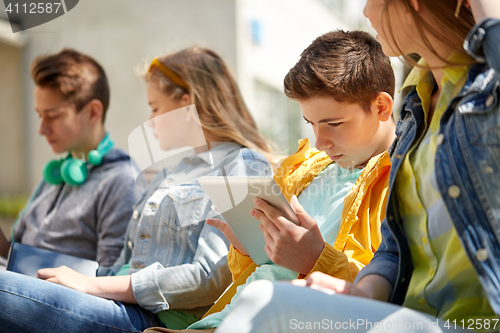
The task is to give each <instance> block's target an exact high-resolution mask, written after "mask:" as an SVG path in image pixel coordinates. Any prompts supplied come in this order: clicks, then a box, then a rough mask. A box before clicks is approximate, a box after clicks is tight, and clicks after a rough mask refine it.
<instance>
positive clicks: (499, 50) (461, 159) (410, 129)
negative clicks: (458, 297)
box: [356, 19, 500, 315]
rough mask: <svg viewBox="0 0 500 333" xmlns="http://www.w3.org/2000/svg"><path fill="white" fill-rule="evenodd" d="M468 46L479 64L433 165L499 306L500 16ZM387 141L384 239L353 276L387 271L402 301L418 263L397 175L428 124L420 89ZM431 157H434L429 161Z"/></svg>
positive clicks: (444, 124)
mask: <svg viewBox="0 0 500 333" xmlns="http://www.w3.org/2000/svg"><path fill="white" fill-rule="evenodd" d="M464 47H465V49H466V50H467V52H469V54H470V55H471V56H473V57H474V58H475V59H476V60H478V61H479V64H476V65H473V66H472V67H471V68H470V70H469V73H468V78H467V81H466V83H465V85H464V87H463V88H462V90H461V91H460V92H459V94H458V95H457V96H456V97H455V98H453V99H452V101H451V102H450V105H449V106H448V108H447V110H446V111H445V113H444V115H443V116H442V118H441V122H440V134H439V137H438V143H439V145H438V147H437V151H436V157H435V161H434V163H435V171H436V177H437V182H438V187H439V191H440V194H441V196H442V198H443V200H444V202H445V205H446V208H447V209H448V212H449V214H450V216H451V218H452V220H453V224H454V226H455V228H456V230H457V234H458V236H459V237H460V241H461V244H462V246H463V247H464V249H465V251H466V253H467V255H468V257H469V259H470V261H471V263H472V265H473V266H474V268H475V270H476V272H477V274H478V277H479V280H480V282H481V285H482V286H483V288H484V290H485V292H486V294H487V297H488V300H489V303H490V305H491V308H492V309H493V311H495V313H496V314H497V315H498V314H500V178H499V177H498V175H499V174H500V105H499V97H500V96H499V90H500V89H499V86H500V57H499V56H498V55H499V54H500V20H494V19H487V20H483V21H482V22H480V23H479V24H477V25H476V26H475V27H474V28H473V29H472V30H471V32H470V33H469V35H468V36H467V39H466V41H465V43H464ZM401 109H402V112H401V117H400V120H399V122H398V124H397V129H396V139H395V141H394V143H393V145H392V147H391V148H390V149H389V153H390V154H391V163H392V169H391V174H390V180H389V189H390V196H389V201H388V207H387V215H386V219H385V220H384V222H383V223H382V227H381V232H382V236H383V241H382V243H381V245H380V247H379V248H378V250H377V252H376V253H375V255H374V257H373V259H372V261H371V262H370V264H369V265H367V266H366V267H365V268H364V269H363V270H362V271H361V272H360V273H359V274H358V276H357V277H356V282H357V281H359V280H360V279H361V278H362V277H364V276H366V275H369V274H378V275H381V276H383V277H385V278H386V279H387V280H388V281H389V282H390V283H391V284H392V285H393V287H394V288H393V293H392V296H391V300H390V301H391V302H393V303H396V304H402V303H403V301H404V298H405V295H406V291H407V288H408V284H409V282H410V278H411V274H412V271H413V265H412V258H411V254H410V249H409V247H408V241H407V238H406V235H405V231H404V227H403V222H402V218H401V216H400V215H399V213H398V212H399V210H398V206H397V198H396V193H395V192H394V191H393V188H394V183H395V179H396V175H397V173H398V169H399V167H400V166H401V164H402V162H403V160H404V157H405V156H406V154H407V153H408V151H409V149H410V148H411V146H412V145H413V143H414V140H415V139H416V138H417V137H418V134H419V133H420V131H422V130H424V128H423V127H425V121H424V111H423V109H422V105H421V101H420V99H419V98H418V95H417V93H416V91H415V89H414V90H413V91H412V92H410V93H409V94H408V96H406V98H405V100H404V101H403V105H402V108H401ZM429 162H431V161H429Z"/></svg>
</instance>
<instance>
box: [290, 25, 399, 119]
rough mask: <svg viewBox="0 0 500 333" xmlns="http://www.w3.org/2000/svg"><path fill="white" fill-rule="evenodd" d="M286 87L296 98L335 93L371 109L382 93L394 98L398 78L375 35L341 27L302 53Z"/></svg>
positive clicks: (339, 98)
mask: <svg viewBox="0 0 500 333" xmlns="http://www.w3.org/2000/svg"><path fill="white" fill-rule="evenodd" d="M284 89H285V94H286V95H287V96H288V97H290V98H292V99H295V100H299V101H301V100H306V99H309V98H311V97H314V96H316V95H320V96H321V95H322V96H331V97H333V98H334V99H335V100H336V101H338V102H351V103H359V104H360V105H361V107H362V108H363V109H364V110H366V111H369V110H370V104H371V102H372V101H373V100H374V99H375V98H376V97H377V95H378V94H379V93H381V92H386V93H388V94H389V95H390V96H391V97H392V98H394V89H395V78H394V71H393V70H392V66H391V63H390V60H389V58H388V57H387V56H386V55H384V53H383V52H382V47H381V46H380V44H379V43H378V42H377V40H376V39H375V38H373V37H372V36H370V35H369V34H368V33H366V32H363V31H343V30H337V31H332V32H328V33H326V34H324V35H322V36H320V37H318V38H316V39H315V40H314V41H313V42H312V44H311V45H309V46H308V47H307V48H306V49H305V50H304V51H303V52H302V54H301V56H300V60H299V61H298V62H297V63H296V64H295V66H294V67H293V68H292V69H290V71H289V72H288V74H287V75H286V76H285V80H284Z"/></svg>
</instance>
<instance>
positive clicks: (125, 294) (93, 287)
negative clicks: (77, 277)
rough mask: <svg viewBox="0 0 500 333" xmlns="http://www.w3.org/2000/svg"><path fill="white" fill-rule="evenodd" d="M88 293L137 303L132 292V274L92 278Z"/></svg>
mask: <svg viewBox="0 0 500 333" xmlns="http://www.w3.org/2000/svg"><path fill="white" fill-rule="evenodd" d="M86 293H87V294H89V295H94V296H98V297H102V298H107V299H111V300H114V301H118V302H123V303H129V304H137V301H136V300H135V297H134V293H133V292H132V283H131V278H130V275H124V276H100V277H96V278H92V280H90V282H89V284H88V286H87V290H86Z"/></svg>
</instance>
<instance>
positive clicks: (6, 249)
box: [0, 228, 10, 258]
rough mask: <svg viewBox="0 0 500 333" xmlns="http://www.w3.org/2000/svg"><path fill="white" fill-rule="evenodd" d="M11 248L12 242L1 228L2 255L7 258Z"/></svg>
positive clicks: (0, 253) (0, 243)
mask: <svg viewBox="0 0 500 333" xmlns="http://www.w3.org/2000/svg"><path fill="white" fill-rule="evenodd" d="M9 248H10V242H9V240H8V239H7V237H5V234H4V233H3V231H2V229H1V228H0V257H4V258H7V255H8V254H9Z"/></svg>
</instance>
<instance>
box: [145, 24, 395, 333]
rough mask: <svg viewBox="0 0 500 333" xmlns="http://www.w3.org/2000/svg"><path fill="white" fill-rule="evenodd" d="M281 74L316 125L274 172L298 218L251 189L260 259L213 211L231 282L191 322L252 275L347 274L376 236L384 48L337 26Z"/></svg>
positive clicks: (388, 107) (389, 121)
mask: <svg viewBox="0 0 500 333" xmlns="http://www.w3.org/2000/svg"><path fill="white" fill-rule="evenodd" d="M284 84H285V93H286V94H287V96H288V97H290V98H292V99H294V100H297V101H298V102H299V103H300V105H301V108H302V113H303V116H304V119H305V121H306V122H308V123H310V124H311V125H312V127H313V130H314V134H315V136H316V148H318V150H319V151H318V150H315V149H310V146H309V142H308V140H307V139H304V140H302V141H301V142H300V144H299V149H298V151H297V152H296V153H295V154H293V155H291V156H289V157H288V158H287V159H286V160H285V161H284V162H283V163H282V165H281V166H280V167H279V169H278V170H277V172H276V174H275V176H274V179H275V181H276V183H277V184H278V185H279V186H280V187H281V189H282V192H283V193H284V195H285V197H287V199H289V200H290V203H291V206H292V208H293V209H294V210H295V213H296V214H297V216H298V218H299V220H300V226H298V225H296V224H294V223H293V222H291V221H289V220H287V219H286V218H285V217H283V216H281V214H280V213H279V212H278V211H277V210H275V209H274V208H272V207H271V206H270V205H268V204H267V203H266V202H265V201H263V200H260V199H259V198H256V199H255V203H256V205H257V207H258V208H259V209H258V210H252V211H251V214H252V215H253V216H254V217H255V218H256V219H258V220H259V221H260V222H261V229H262V231H263V233H264V238H265V240H266V243H267V245H266V248H265V250H266V253H267V254H268V256H269V258H270V259H271V260H272V261H273V262H274V264H265V265H261V266H257V265H255V263H253V262H252V260H251V259H250V258H249V257H248V256H246V253H245V252H244V249H243V248H242V247H241V245H240V244H239V242H238V240H237V239H236V237H235V236H234V234H232V232H231V231H230V229H229V228H228V226H227V225H226V224H225V223H224V222H222V221H219V220H209V223H210V224H212V225H214V226H216V227H218V228H220V229H221V230H222V231H223V232H224V233H225V234H226V236H227V237H228V239H229V240H230V241H231V243H232V245H233V246H234V247H233V246H232V247H231V251H230V253H229V255H228V263H229V267H230V269H231V272H232V273H233V280H234V283H233V286H232V287H231V288H230V289H229V290H228V291H226V293H225V294H224V295H223V296H222V297H221V298H220V299H219V301H218V302H217V303H216V304H215V305H214V306H213V307H212V309H211V310H210V311H209V312H208V313H207V315H206V316H205V318H204V319H202V320H201V321H199V322H197V323H195V324H193V325H191V326H190V327H189V328H190V329H207V328H210V329H211V330H213V329H214V328H216V327H218V325H219V324H220V322H221V321H222V320H223V319H224V318H225V316H226V315H227V314H228V313H229V311H231V309H232V308H233V305H234V303H235V300H236V299H237V298H238V295H239V293H240V291H241V289H242V288H243V287H244V286H245V285H247V284H248V283H250V282H252V281H255V280H261V279H266V280H292V279H295V278H297V277H299V278H303V277H306V276H308V275H309V274H311V273H312V272H314V271H321V272H324V273H327V274H329V275H332V276H335V277H338V278H342V279H345V280H348V281H352V280H353V279H354V278H355V276H356V274H357V273H358V272H359V270H360V269H361V268H362V267H364V266H365V265H367V264H368V263H369V262H370V260H371V258H372V256H373V253H374V252H375V250H376V249H377V247H378V245H379V244H380V242H381V234H380V224H381V222H382V220H383V219H384V217H385V206H386V200H387V188H388V185H389V184H388V179H389V172H390V162H389V155H388V152H387V149H388V148H389V147H390V145H391V143H392V141H393V140H394V138H395V127H396V126H395V123H394V119H393V117H392V105H393V96H394V86H395V79H394V73H393V70H392V67H391V64H390V62H389V58H388V57H386V56H385V55H384V54H383V53H382V49H381V47H380V44H379V43H378V42H377V41H376V40H375V39H374V38H373V37H371V36H370V35H369V34H367V33H364V32H360V31H353V32H344V31H333V32H330V33H327V34H325V35H323V36H320V37H319V38H317V39H316V40H315V41H314V42H313V43H312V44H311V45H310V46H309V47H308V48H307V49H306V50H304V52H303V53H302V55H301V58H300V60H299V61H298V62H297V64H296V65H295V66H294V67H293V68H292V69H291V70H290V72H289V73H288V74H287V76H286V77H285V80H284ZM297 196H298V199H297ZM299 202H300V203H299ZM155 330H158V331H161V332H168V330H165V329H155ZM149 331H150V332H154V330H152V329H150V330H149Z"/></svg>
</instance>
